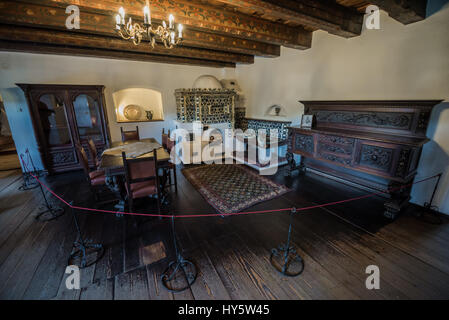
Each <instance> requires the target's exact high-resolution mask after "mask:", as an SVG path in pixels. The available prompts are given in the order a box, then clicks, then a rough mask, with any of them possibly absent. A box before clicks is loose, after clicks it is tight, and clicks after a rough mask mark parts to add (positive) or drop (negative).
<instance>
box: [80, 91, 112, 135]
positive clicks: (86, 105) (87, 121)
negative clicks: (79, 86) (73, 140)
mask: <svg viewBox="0 0 449 320" xmlns="http://www.w3.org/2000/svg"><path fill="white" fill-rule="evenodd" d="M73 111H74V113H75V119H76V124H77V125H76V127H77V129H78V135H79V139H80V141H85V140H87V139H89V138H92V139H93V140H94V141H95V142H99V143H101V142H103V140H104V139H103V132H102V124H101V121H102V120H101V115H100V106H99V105H98V102H97V100H95V99H94V98H92V97H91V96H90V95H87V94H80V95H78V96H76V98H75V99H74V100H73Z"/></svg>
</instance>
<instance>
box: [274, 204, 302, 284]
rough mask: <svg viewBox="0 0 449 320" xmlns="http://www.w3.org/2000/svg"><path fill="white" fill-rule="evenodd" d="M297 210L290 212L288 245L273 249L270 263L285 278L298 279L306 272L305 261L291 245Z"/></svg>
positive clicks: (293, 209)
mask: <svg viewBox="0 0 449 320" xmlns="http://www.w3.org/2000/svg"><path fill="white" fill-rule="evenodd" d="M295 213H296V208H292V210H291V212H290V225H289V227H288V235H287V243H286V244H281V245H279V246H278V247H277V248H273V249H271V255H270V263H271V265H272V266H273V267H274V268H275V269H276V270H277V271H279V272H280V273H281V274H283V275H284V276H288V277H296V276H298V275H300V274H301V273H302V272H303V270H304V260H303V259H302V258H301V257H300V256H299V255H298V253H297V252H296V249H295V248H294V247H293V246H292V245H291V244H290V243H291V235H292V229H293V216H294V214H295Z"/></svg>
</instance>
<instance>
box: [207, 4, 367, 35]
mask: <svg viewBox="0 0 449 320" xmlns="http://www.w3.org/2000/svg"><path fill="white" fill-rule="evenodd" d="M214 1H215V2H219V3H222V4H226V5H229V6H233V7H236V8H241V9H245V10H251V11H255V12H258V13H260V14H263V15H264V16H268V17H272V18H275V19H282V20H284V21H290V22H295V23H299V24H301V25H304V26H306V27H310V28H313V29H321V30H325V31H328V32H329V33H332V34H335V35H338V36H342V37H345V38H350V37H355V36H359V35H360V33H361V32H362V24H363V14H361V13H359V12H357V10H355V9H352V8H348V7H345V6H342V5H339V4H337V3H335V2H334V1H328V0H320V1H316V0H214Z"/></svg>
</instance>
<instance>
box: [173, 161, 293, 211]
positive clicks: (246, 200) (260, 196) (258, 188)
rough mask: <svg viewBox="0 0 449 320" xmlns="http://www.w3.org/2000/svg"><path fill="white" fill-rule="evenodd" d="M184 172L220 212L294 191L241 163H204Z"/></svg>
mask: <svg viewBox="0 0 449 320" xmlns="http://www.w3.org/2000/svg"><path fill="white" fill-rule="evenodd" d="M182 173H183V174H184V176H185V177H186V178H187V180H189V182H190V183H191V184H192V185H193V186H194V187H195V189H197V190H198V192H199V193H200V194H201V195H202V196H203V197H204V198H205V199H206V200H207V202H209V204H211V205H212V206H213V207H214V208H215V209H216V210H217V211H219V213H233V212H239V211H242V210H243V209H246V208H248V207H251V206H253V205H255V204H257V203H260V202H263V201H267V200H271V199H274V198H276V197H279V196H280V195H282V194H284V193H286V192H289V191H290V189H288V188H287V187H285V186H283V185H281V184H278V183H276V182H273V181H271V180H270V179H268V178H266V177H264V176H261V175H259V173H258V172H257V171H255V170H253V169H250V168H247V167H245V166H244V165H239V164H210V165H201V166H196V167H191V168H186V169H183V170H182Z"/></svg>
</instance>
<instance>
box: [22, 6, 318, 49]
mask: <svg viewBox="0 0 449 320" xmlns="http://www.w3.org/2000/svg"><path fill="white" fill-rule="evenodd" d="M22 1H23V2H32V3H40V4H45V5H48V6H60V7H63V8H65V7H66V6H68V5H72V4H76V5H78V6H79V8H80V10H81V13H82V14H83V13H85V12H89V11H90V12H104V13H105V14H109V15H110V21H111V23H112V25H111V28H113V27H114V23H115V22H114V21H115V18H114V17H115V14H117V13H118V9H119V8H120V7H122V6H123V7H124V9H125V11H126V13H127V14H128V15H132V16H136V17H142V16H143V7H144V6H145V0H138V1H128V2H125V3H124V2H123V1H120V0H77V1H73V0H39V1H37V0H20V2H22ZM169 13H172V14H173V15H174V16H175V21H176V22H177V23H182V24H183V25H185V26H186V32H188V30H189V31H190V30H199V31H205V32H211V33H216V34H221V35H227V36H229V35H231V36H233V37H236V38H241V39H247V40H253V41H260V42H266V43H271V44H276V45H286V46H289V47H294V48H297V49H308V48H310V47H311V44H312V32H310V31H306V30H305V29H303V28H301V27H297V28H294V27H289V26H287V25H284V24H281V23H274V22H271V21H267V20H264V19H260V18H256V17H253V16H249V15H245V14H242V13H239V12H236V11H234V10H226V9H223V8H217V7H214V6H211V5H208V4H205V3H204V2H203V1H201V0H177V1H172V0H158V1H151V17H152V19H154V20H159V21H162V20H168V14H169ZM83 20H84V18H83V17H82V16H81V23H83Z"/></svg>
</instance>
